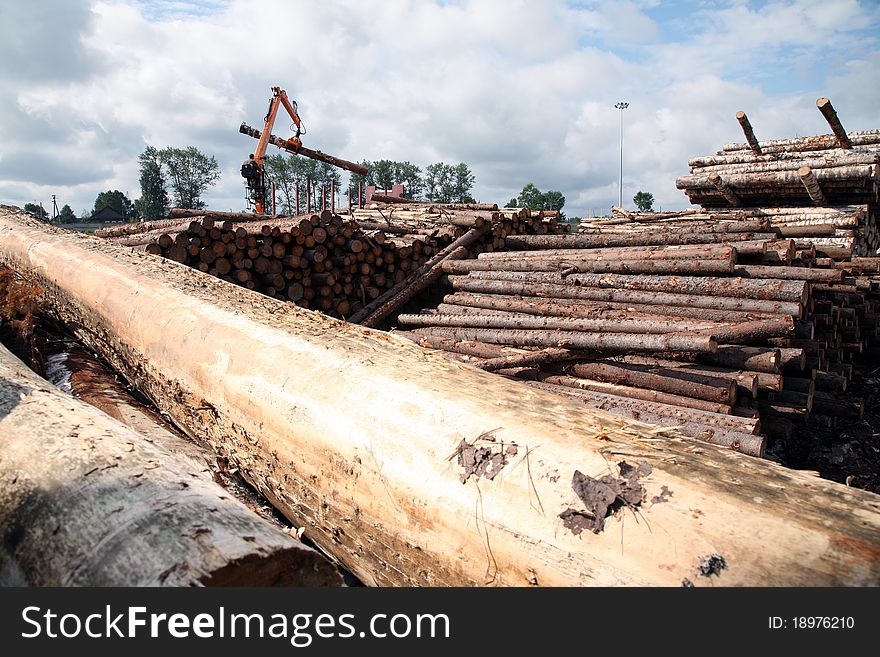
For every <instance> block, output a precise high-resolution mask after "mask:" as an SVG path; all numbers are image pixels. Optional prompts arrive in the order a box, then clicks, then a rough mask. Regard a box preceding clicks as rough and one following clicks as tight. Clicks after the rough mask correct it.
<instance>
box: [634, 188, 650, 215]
mask: <svg viewBox="0 0 880 657" xmlns="http://www.w3.org/2000/svg"><path fill="white" fill-rule="evenodd" d="M633 203H635V204H636V207H637V208H638V209H639V210H641V211H642V212H650V211H651V210H653V209H654V195H653V194H652V193H651V192H642V191H640V192H638V193H637V194H636V195H635V196H633Z"/></svg>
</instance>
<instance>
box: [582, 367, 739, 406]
mask: <svg viewBox="0 0 880 657" xmlns="http://www.w3.org/2000/svg"><path fill="white" fill-rule="evenodd" d="M568 369H569V371H570V372H571V373H572V374H574V375H576V376H579V377H582V378H585V379H595V380H597V381H606V382H608V383H616V384H619V385H628V386H636V387H639V388H648V389H650V390H660V391H662V392H668V393H671V394H674V395H681V396H683V397H693V398H694V399H705V400H707V401H714V402H718V403H719V404H723V405H725V406H733V404H734V402H735V401H736V384H735V383H734V382H733V381H732V380H730V379H727V380H725V379H714V380H711V379H709V377H702V379H700V378H698V377H696V376H694V377H690V378H677V377H675V376H667V375H666V373H665V372H664V373H657V372H650V371H645V370H639V369H637V368H631V367H625V366H620V365H612V364H610V363H577V364H574V365H571V366H570V367H569V368H568Z"/></svg>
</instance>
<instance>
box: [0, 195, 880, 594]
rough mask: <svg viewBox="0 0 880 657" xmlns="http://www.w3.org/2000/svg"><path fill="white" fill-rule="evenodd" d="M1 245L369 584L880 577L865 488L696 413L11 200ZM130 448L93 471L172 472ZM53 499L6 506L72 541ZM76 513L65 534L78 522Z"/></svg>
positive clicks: (69, 319)
mask: <svg viewBox="0 0 880 657" xmlns="http://www.w3.org/2000/svg"><path fill="white" fill-rule="evenodd" d="M0 263H2V264H6V265H7V266H10V267H12V268H13V269H14V270H15V271H16V272H17V273H18V274H20V275H21V276H23V277H26V278H27V280H28V281H30V282H32V283H33V284H35V285H39V286H41V287H43V288H44V289H46V290H48V291H50V293H49V294H47V297H46V301H47V307H46V309H47V311H48V312H50V313H51V314H52V315H53V316H54V317H56V318H57V319H59V320H61V321H64V322H66V323H67V324H68V325H69V326H70V327H71V329H72V330H73V331H75V332H76V334H77V336H78V337H79V338H81V339H82V340H83V342H84V343H85V344H86V345H87V346H88V347H89V348H91V349H94V350H95V352H96V353H99V354H100V355H101V356H102V357H104V358H105V359H106V360H107V361H109V362H110V363H112V365H113V366H114V368H116V369H117V371H119V372H121V373H122V374H123V375H124V376H125V377H126V378H127V380H129V381H132V382H135V383H136V385H137V388H138V389H139V390H140V391H141V392H143V393H144V394H146V395H147V396H149V397H150V399H152V400H153V401H154V402H155V403H156V405H157V406H158V408H159V409H161V411H162V412H163V413H167V414H168V416H170V417H171V418H172V419H173V420H174V422H175V423H177V424H179V426H180V427H181V428H183V429H184V430H185V431H187V432H188V433H191V434H192V435H193V436H194V437H197V438H199V439H201V440H203V441H205V442H207V443H208V444H211V445H212V446H214V448H215V450H216V451H218V452H219V453H221V454H222V455H223V456H224V458H226V459H228V462H229V464H230V465H231V466H232V467H236V468H238V469H239V472H240V473H241V474H242V476H243V477H245V479H247V481H249V482H250V483H251V484H253V485H254V487H255V488H257V489H258V490H259V491H261V492H262V493H263V494H264V495H265V496H266V497H267V498H268V499H270V500H271V501H272V503H273V504H275V505H276V506H277V508H278V509H279V510H280V511H282V513H284V514H285V515H286V516H287V517H288V518H290V519H291V520H292V521H293V523H294V524H295V525H296V526H298V527H303V528H304V531H305V536H306V537H307V538H308V539H310V540H312V541H313V542H315V543H317V544H318V545H320V546H321V547H323V548H325V549H326V550H327V551H328V552H330V553H331V554H333V555H334V556H336V557H337V558H338V559H339V560H340V561H341V562H343V563H344V564H345V565H346V566H348V567H349V568H350V570H352V571H353V572H354V573H355V574H356V575H357V576H358V577H359V578H360V579H361V580H362V581H364V582H365V583H367V584H377V585H416V584H420V585H429V586H444V585H479V584H489V583H491V584H495V585H516V586H526V585H532V586H536V585H541V586H560V585H566V584H568V585H581V586H583V585H591V584H592V585H605V586H610V585H625V584H629V585H651V584H655V585H663V586H678V585H680V584H681V582H682V581H683V580H684V579H685V578H687V579H688V580H689V581H692V582H693V583H694V584H695V585H697V586H701V585H706V586H712V585H715V584H716V579H717V578H716V577H715V576H713V577H711V578H710V577H709V576H708V575H707V574H706V573H705V571H702V574H700V573H701V569H700V564H701V561H704V560H705V558H706V555H712V554H718V555H721V556H723V558H724V560H725V562H726V563H727V564H729V565H728V568H726V569H724V570H723V572H721V573H719V578H720V579H718V581H720V582H721V584H722V585H727V586H829V585H835V584H836V585H845V584H850V585H868V586H871V585H877V584H878V582H880V559H878V550H877V545H878V538H877V537H878V535H880V534H878V528H880V504H878V502H877V498H876V496H875V495H872V494H870V493H867V492H865V491H861V490H857V489H852V488H848V487H845V486H843V485H841V484H836V483H834V482H830V481H826V480H822V479H820V478H818V477H815V476H811V475H810V474H808V473H804V472H798V471H794V470H789V469H785V468H779V467H775V466H772V465H769V464H766V463H764V462H762V461H760V460H758V459H748V461H747V460H746V459H744V458H742V456H741V455H740V454H737V453H734V452H732V451H730V450H725V449H719V448H715V447H714V446H711V445H701V446H700V449H699V450H696V449H694V443H693V441H691V440H689V439H686V438H684V437H682V436H681V435H680V434H678V433H677V432H675V431H658V430H657V429H656V428H653V427H650V426H648V425H646V424H643V423H640V422H634V421H631V420H625V419H622V418H620V417H617V416H614V415H611V414H609V413H606V412H604V411H600V410H594V409H590V408H587V407H585V406H584V405H583V404H578V403H574V402H572V401H569V400H567V399H563V398H561V397H559V396H554V395H551V394H548V393H547V392H544V391H542V390H537V389H530V388H528V387H526V386H523V385H520V384H517V383H515V382H512V381H510V380H507V379H505V378H503V377H498V376H490V375H487V374H486V373H484V372H480V371H478V370H476V369H475V368H473V367H471V366H465V365H461V364H458V363H452V362H450V361H448V360H446V359H444V358H442V357H441V356H440V355H438V354H432V353H426V352H425V350H423V349H420V348H418V347H417V346H415V345H413V344H412V343H410V342H408V341H406V340H403V339H396V338H395V337H394V336H391V335H385V334H382V333H380V332H378V331H373V330H369V329H364V328H362V327H360V326H354V325H352V324H350V323H346V322H340V321H338V320H334V319H332V318H330V317H326V316H323V315H321V314H320V313H314V312H307V311H303V310H300V309H298V308H296V307H295V306H294V305H293V304H289V303H287V304H285V303H282V302H280V301H276V300H274V299H268V298H267V299H265V302H264V303H262V304H260V303H255V298H254V295H253V294H251V293H248V292H247V291H245V290H243V289H241V288H237V287H236V286H234V285H227V284H225V283H223V282H221V281H219V280H217V279H216V278H213V277H211V276H208V275H207V274H204V273H201V272H198V271H189V270H186V269H185V268H183V267H180V266H178V265H176V263H173V262H170V261H167V260H163V259H160V258H155V257H151V256H148V255H146V254H144V253H142V252H138V251H134V250H132V249H127V248H120V247H117V246H114V245H113V244H110V243H108V242H107V241H106V240H101V239H97V238H94V237H92V236H88V235H81V234H72V233H70V232H69V231H64V230H61V229H57V228H54V227H51V226H47V225H45V224H42V223H40V222H38V221H36V220H35V219H34V218H33V217H30V216H29V215H27V214H26V213H22V212H20V211H17V210H14V209H7V208H2V207H0ZM132 317H137V318H138V321H136V322H133V321H131V318H132ZM194 327H196V328H197V330H194ZM206 345H207V346H208V348H206ZM292 367H293V368H294V370H295V371H293V370H292V369H291V368H292ZM3 378H4V379H7V380H8V379H9V377H8V376H5V375H4V377H3ZM303 381H307V382H311V381H315V382H318V381H319V382H320V384H319V385H303ZM27 387H33V386H32V385H31V384H28V386H27ZM24 390H26V387H25V386H18V387H14V388H13V389H12V390H11V391H10V394H9V395H6V398H8V399H9V400H11V402H10V404H9V405H10V406H12V407H14V408H12V409H11V411H12V412H11V413H10V414H9V415H8V416H7V418H8V420H9V421H10V422H11V425H10V427H12V428H15V427H16V426H18V424H17V421H18V419H19V418H20V417H21V414H22V413H29V412H31V411H29V409H30V408H31V407H32V406H33V405H32V404H30V403H18V400H19V398H20V397H21V396H22V395H27V394H28V393H27V392H23V391H24ZM23 401H28V398H27V397H25V399H24V400H23ZM16 404H17V405H16ZM6 412H9V410H8V409H7V411H6ZM40 415H42V418H43V420H46V422H48V420H47V418H50V419H51V418H55V417H56V415H55V414H54V413H50V412H44V413H36V412H35V413H33V417H34V422H33V424H32V425H31V426H32V427H33V429H32V430H30V434H29V438H30V439H31V441H32V442H33V438H34V437H35V436H41V435H42V434H43V431H44V429H45V427H46V426H48V425H49V424H52V423H51V422H48V424H46V422H44V423H43V424H44V425H45V426H41V425H40V421H39V420H38V419H37V418H38V417H39V416H40ZM0 421H2V420H0ZM76 423H77V424H79V425H80V427H79V428H78V429H77V431H76V433H73V432H71V431H68V430H67V429H64V428H63V427H61V426H60V424H59V423H57V422H56V424H59V430H60V431H61V430H63V433H64V434H65V436H66V438H71V437H74V436H75V435H77V434H78V435H80V436H82V435H83V433H84V432H83V429H82V426H81V422H79V421H77V422H76ZM70 426H73V425H70ZM97 428H98V429H103V427H97ZM2 435H3V439H4V440H5V439H6V438H5V434H2ZM90 435H91V434H90ZM96 435H97V436H103V435H104V434H103V433H102V432H97V433H96ZM22 438H23V437H22ZM37 442H39V441H37ZM125 442H131V441H129V440H126V441H125ZM121 449H122V451H123V455H126V454H127V453H128V451H129V449H128V447H127V446H125V445H123V446H122V447H121ZM43 452H44V453H45V454H48V455H49V457H53V455H54V452H52V450H49V452H47V451H46V450H43ZM697 452H699V454H698V453H697ZM45 454H44V455H45ZM80 454H85V450H80ZM10 456H11V455H10ZM41 459H42V456H39V455H38V456H36V457H33V458H28V459H25V460H24V462H25V463H28V464H30V465H34V464H36V466H37V467H42V460H46V459H42V460H41ZM53 460H55V459H53ZM127 461H128V459H127V458H126V459H125V460H124V461H123V463H122V464H120V466H119V467H113V468H108V469H107V470H106V471H105V470H101V471H100V472H98V471H95V472H93V473H92V474H93V475H94V476H96V477H97V476H101V477H102V479H103V477H104V474H106V475H107V476H111V475H114V473H117V476H119V477H120V479H119V481H124V482H126V483H127V482H130V481H135V482H137V483H140V484H141V488H145V487H146V486H145V485H144V484H145V483H146V482H147V481H150V480H151V479H153V478H154V473H155V470H154V469H152V468H150V467H148V466H147V464H144V467H143V468H142V469H141V470H136V469H134V468H131V470H126V472H125V474H126V475H128V474H129V473H130V477H129V476H126V477H124V478H122V474H123V473H122V472H117V471H118V470H121V468H122V465H125V463H127ZM3 464H5V465H4V469H7V470H9V471H10V472H9V477H8V480H7V479H4V485H3V486H0V492H2V493H4V494H7V493H8V492H9V491H10V490H11V487H10V486H9V485H8V482H13V481H16V477H17V482H18V484H19V485H20V486H25V484H26V483H27V482H26V481H25V479H24V477H23V476H22V474H21V473H20V472H15V471H17V470H18V468H16V466H15V465H14V464H12V463H11V461H9V460H8V459H7V458H6V456H4V460H3ZM610 465H611V466H612V467H615V468H616V471H618V470H619V471H620V472H623V473H627V474H625V475H624V476H626V477H628V479H625V480H618V479H617V478H616V477H612V476H611V475H609V466H610ZM636 467H637V472H636V473H635V475H634V474H633V469H634V468H636ZM13 472H15V473H14V474H13ZM85 472H86V473H88V470H86V471H85ZM102 473H103V474H102ZM84 474H85V473H84ZM606 477H607V478H606ZM89 478H91V477H89ZM591 478H597V479H601V482H605V481H611V483H612V485H614V486H615V487H620V486H623V485H627V486H628V488H627V489H626V490H627V505H626V506H624V507H622V508H620V509H619V510H615V508H616V505H615V506H614V507H612V506H609V503H608V499H607V497H606V496H605V492H607V491H606V490H605V488H602V489H601V490H599V491H598V492H596V493H592V492H590V491H589V490H587V488H588V486H586V485H585V482H589V481H590V480H591ZM627 482H628V483H627ZM56 484H57V480H56V481H55V483H53V484H52V487H55V486H56ZM135 485H136V484H135ZM128 486H129V488H134V486H133V485H131V484H128ZM181 488H182V487H181ZM181 488H179V489H178V492H175V495H177V496H180V495H183V494H185V491H184V490H181ZM39 489H40V490H42V491H45V488H44V487H39ZM630 491H632V494H631V493H630ZM29 497H30V498H31V499H33V498H34V496H33V495H30V496H29ZM36 497H37V498H39V499H38V500H37V501H39V500H40V499H42V497H43V496H42V495H40V496H36ZM4 499H8V497H5V498H4ZM603 500H604V501H603ZM105 508H107V509H108V517H110V518H118V517H119V516H118V515H116V514H115V513H112V512H113V511H115V510H116V508H115V507H112V506H109V507H105ZM35 517H36V516H35V515H33V514H31V515H28V516H26V518H25V523H23V524H16V523H8V524H2V526H3V527H5V528H7V529H8V530H9V531H8V533H9V535H10V536H11V537H13V538H15V540H16V541H17V542H18V544H19V545H20V546H22V549H30V550H31V551H32V552H33V553H34V554H37V553H39V552H40V551H41V549H42V550H43V551H47V550H46V549H45V548H46V547H47V546H48V547H50V548H53V547H54V543H47V545H40V546H36V547H32V546H33V543H29V544H28V545H25V543H24V542H23V539H22V536H23V534H22V533H21V531H20V528H22V527H25V528H26V527H27V524H26V523H32V522H34V521H35ZM633 517H638V519H639V522H632V518H633ZM591 519H592V520H593V521H595V523H594V524H593V525H592V526H591V525H590V524H589V523H590V520H591ZM781 519H784V521H781ZM67 520H69V517H66V518H63V520H62V522H60V523H58V524H54V523H50V524H48V525H47V526H48V527H49V528H51V530H52V531H51V532H47V533H46V534H44V536H45V537H48V539H49V540H50V541H53V542H54V541H56V540H57V539H58V538H59V537H62V536H64V535H66V532H67V531H68V530H69V527H68V525H67V524H66V521H67ZM643 520H644V522H642V521H643ZM600 522H601V523H604V524H602V525H601V526H600V525H599V523H600ZM624 523H625V524H624ZM58 527H61V530H60V531H58V532H55V530H56V529H57V528H58ZM591 527H592V528H591ZM657 528H662V531H658V530H657ZM77 529H80V530H83V529H84V530H89V529H90V524H89V522H86V523H82V524H81V526H80V527H77ZM487 531H488V534H489V536H490V538H491V544H490V543H489V541H488V539H487ZM621 531H625V542H626V549H625V550H622V549H621V547H620V546H621ZM53 532H55V533H56V534H57V536H50V534H51V533H53ZM117 534H118V532H117ZM193 535H197V536H198V539H199V540H201V538H204V535H202V534H201V533H199V532H193ZM24 536H27V532H25V533H24ZM244 536H245V538H248V535H247V534H245V535H244ZM768 536H772V537H773V540H772V541H768V540H767V537H768ZM114 538H115V536H114ZM91 545H92V546H93V547H94V546H95V545H99V546H100V545H101V542H100V541H96V542H94V543H92V544H91ZM4 572H5V571H4Z"/></svg>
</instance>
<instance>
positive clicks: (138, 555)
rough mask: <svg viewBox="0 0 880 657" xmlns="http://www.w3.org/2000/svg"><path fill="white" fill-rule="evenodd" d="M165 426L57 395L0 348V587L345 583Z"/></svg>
mask: <svg viewBox="0 0 880 657" xmlns="http://www.w3.org/2000/svg"><path fill="white" fill-rule="evenodd" d="M161 432H162V430H161V429H159V428H156V429H155V430H154V431H152V432H151V434H150V437H149V438H147V437H145V436H144V435H142V434H140V433H138V432H136V431H134V430H132V429H130V428H129V427H126V426H124V425H123V424H121V423H120V422H118V421H117V420H115V419H113V418H111V417H110V416H108V415H106V414H104V413H102V412H101V411H99V410H98V409H96V408H94V407H92V406H90V405H88V404H87V403H85V402H84V401H80V400H79V399H76V398H74V397H71V396H70V395H68V394H66V393H63V392H61V391H60V390H58V389H57V388H55V387H54V386H52V385H51V384H49V383H48V382H47V381H45V380H43V379H41V378H40V377H38V376H37V375H36V374H34V373H33V372H31V371H30V370H29V369H28V368H27V366H26V365H25V364H24V363H22V362H21V361H19V360H18V359H17V358H15V356H13V355H12V354H11V353H10V352H9V351H8V350H6V348H5V347H3V346H2V345H0V453H2V459H0V537H2V540H0V584H2V585H4V586H10V585H13V586H23V585H28V586H200V585H214V586H216V585H221V586H222V585H245V584H246V585H248V586H265V585H286V586H290V585H308V586H315V585H339V584H341V578H340V577H339V574H338V571H337V570H336V568H335V567H334V566H333V565H331V564H330V562H329V561H328V560H327V559H326V558H325V557H323V556H322V555H321V554H319V553H318V552H316V551H315V550H313V549H311V548H308V547H306V546H305V545H303V544H302V543H300V542H299V541H297V540H295V539H293V538H292V537H291V536H289V535H288V534H286V533H284V532H283V531H282V530H281V529H278V528H276V527H273V526H272V525H270V524H269V523H267V522H266V521H265V520H263V519H262V518H260V517H259V516H257V515H256V514H255V513H254V512H253V511H251V510H250V509H248V508H247V507H246V506H245V505H244V504H242V503H241V502H239V501H237V500H235V499H234V498H232V496H231V495H230V494H229V493H228V492H227V491H226V490H224V489H223V488H222V487H221V486H220V485H219V484H217V483H215V482H214V480H213V477H212V474H211V472H210V470H208V468H207V466H206V465H205V462H204V461H203V460H199V459H197V458H193V457H192V456H190V455H188V454H187V453H186V452H184V451H182V450H176V451H171V447H173V446H174V444H175V442H176V441H179V440H181V439H178V438H176V437H175V436H173V435H171V434H168V433H167V432H166V436H164V437H162V436H161V435H159V434H160V433H161Z"/></svg>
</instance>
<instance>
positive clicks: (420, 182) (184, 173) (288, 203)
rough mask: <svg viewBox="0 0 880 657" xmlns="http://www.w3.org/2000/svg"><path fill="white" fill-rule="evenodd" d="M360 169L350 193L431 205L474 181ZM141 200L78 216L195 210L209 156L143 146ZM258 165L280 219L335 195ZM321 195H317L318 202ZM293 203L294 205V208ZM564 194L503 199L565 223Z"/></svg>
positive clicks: (382, 167)
mask: <svg viewBox="0 0 880 657" xmlns="http://www.w3.org/2000/svg"><path fill="white" fill-rule="evenodd" d="M360 164H361V165H362V166H364V167H366V168H367V169H368V172H367V173H366V174H363V175H362V174H357V173H353V174H351V177H350V179H349V183H348V184H349V187H350V189H352V190H353V191H354V193H355V194H356V193H357V188H358V185H363V186H366V185H375V186H376V187H377V188H380V189H390V188H391V187H392V186H393V185H395V184H403V186H404V190H405V192H404V195H405V196H406V197H407V198H410V199H413V200H420V201H429V202H433V203H474V202H475V199H474V197H473V195H472V190H473V187H474V184H475V183H476V176H474V174H473V172H472V171H471V169H470V167H469V166H468V165H467V164H466V163H464V162H459V163H458V164H447V163H445V162H435V163H434V164H430V165H428V166H426V167H425V168H424V170H422V168H421V167H419V166H418V165H416V164H413V163H412V162H409V161H397V160H387V159H382V160H376V161H374V162H371V161H369V160H362V161H361V162H360ZM138 165H139V172H140V177H139V182H140V188H141V196H140V198H139V199H137V200H136V201H134V202H132V201H131V200H130V199H129V198H128V197H127V196H126V195H125V194H123V193H122V192H120V191H119V190H107V191H105V192H101V193H100V194H98V196H97V198H96V199H95V205H94V209H93V210H92V211H91V214H89V213H88V212H84V213H83V215H81V217H80V219H82V220H88V218H89V217H90V216H92V215H94V214H95V213H97V212H98V211H100V210H101V209H102V208H104V207H110V208H112V209H113V210H115V211H116V212H118V213H119V214H120V215H122V216H123V217H125V218H126V219H128V220H134V219H141V220H144V221H149V220H153V219H160V218H162V217H165V216H167V215H168V212H169V210H170V208H171V206H172V203H173V204H174V206H177V207H183V208H194V209H203V208H204V207H205V202H204V201H203V200H202V198H201V197H202V194H204V193H205V191H206V190H207V189H209V188H210V187H211V186H213V185H214V184H216V183H217V181H218V180H219V179H220V167H219V165H218V164H217V160H216V158H215V157H214V156H213V155H206V154H205V153H202V152H201V151H200V150H199V149H197V148H196V147H194V146H187V147H186V148H174V147H171V146H169V147H166V148H162V149H158V148H156V147H154V146H147V147H146V148H145V149H144V151H143V153H141V154H140V155H139V156H138ZM264 165H265V167H266V172H267V173H268V175H269V178H270V179H271V181H272V182H273V183H274V185H275V190H276V201H277V205H278V207H277V211H278V212H280V213H283V214H301V213H302V212H304V211H305V205H306V199H307V198H309V197H311V199H312V202H313V205H312V207H320V206H321V205H322V201H323V202H324V203H326V202H327V201H328V200H329V194H330V190H331V188H332V187H335V188H336V189H340V190H341V189H342V185H341V182H342V181H341V177H340V173H339V169H337V168H335V167H333V166H331V165H329V164H327V163H325V162H318V161H317V160H312V159H308V158H304V157H299V156H297V155H289V156H288V155H285V154H280V153H279V154H276V155H271V156H268V157H266V158H265V160H264ZM322 194H323V195H324V196H325V197H324V198H323V199H322V198H321V196H322ZM652 200H653V199H652ZM297 201H298V202H299V206H298V207H297ZM564 206H565V196H563V194H562V193H561V192H559V191H556V190H548V191H545V192H542V191H541V190H540V189H538V188H537V186H535V185H534V184H533V183H527V184H526V185H525V186H523V188H522V191H521V192H520V193H519V195H518V196H516V197H514V198H512V199H510V201H509V202H508V203H507V206H506V207H527V208H530V209H533V210H557V211H559V213H560V218H561V219H563V220H564V219H565V215H564V214H563V213H562V208H563V207H564ZM25 210H29V211H31V212H34V213H35V214H38V215H40V216H42V217H44V218H45V219H48V218H49V217H48V216H47V214H46V212H45V210H43V208H42V207H41V206H39V205H36V204H34V203H27V204H25ZM76 220H77V217H76V215H75V214H74V212H73V210H72V209H71V207H70V206H69V205H65V206H64V207H62V208H61V210H60V214H59V218H58V221H59V222H61V223H71V222H75V221H76Z"/></svg>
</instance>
